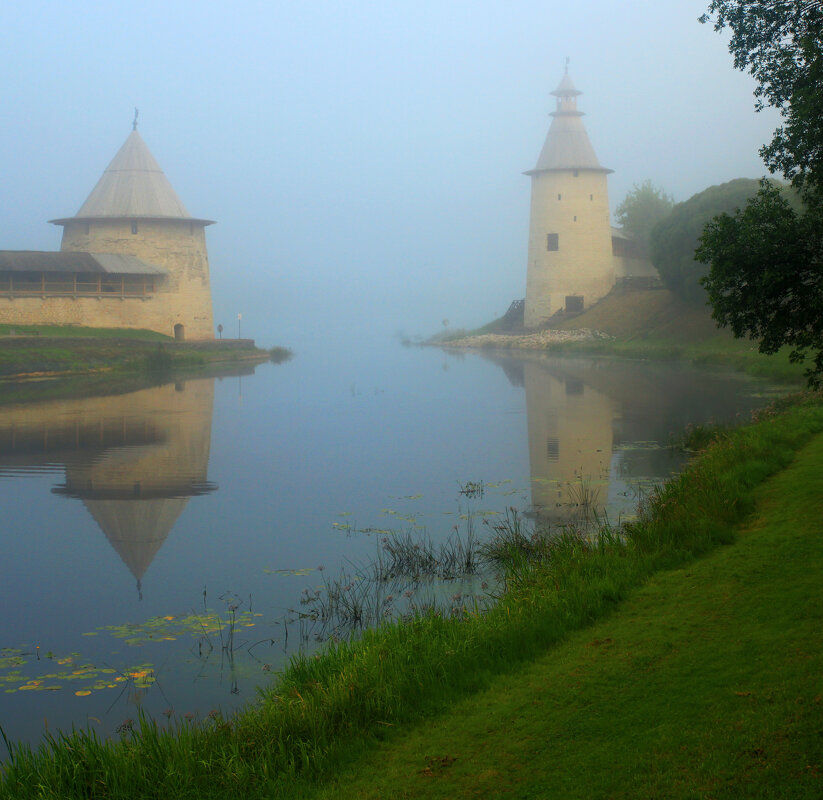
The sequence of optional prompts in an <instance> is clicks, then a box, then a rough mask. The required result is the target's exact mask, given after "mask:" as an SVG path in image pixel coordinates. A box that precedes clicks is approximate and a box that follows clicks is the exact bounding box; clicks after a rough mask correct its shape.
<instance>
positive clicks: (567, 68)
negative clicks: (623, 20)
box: [135, 56, 571, 119]
mask: <svg viewBox="0 0 823 800" xmlns="http://www.w3.org/2000/svg"><path fill="white" fill-rule="evenodd" d="M569 61H571V59H570V58H569V57H568V56H566V73H565V74H566V75H568V74H569ZM136 110H137V109H135V111H136ZM135 119H136V117H135Z"/></svg>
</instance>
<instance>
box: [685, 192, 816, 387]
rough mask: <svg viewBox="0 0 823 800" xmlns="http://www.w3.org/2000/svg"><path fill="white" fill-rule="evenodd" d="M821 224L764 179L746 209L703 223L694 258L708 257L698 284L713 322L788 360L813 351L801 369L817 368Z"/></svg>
mask: <svg viewBox="0 0 823 800" xmlns="http://www.w3.org/2000/svg"><path fill="white" fill-rule="evenodd" d="M822 253H823V227H821V226H820V225H819V224H817V221H816V220H815V219H814V218H813V216H812V215H810V214H809V213H802V212H801V213H798V212H797V211H796V210H795V209H794V208H793V207H792V205H791V204H790V203H789V201H788V200H787V199H786V197H784V196H783V195H782V194H781V192H780V190H779V189H778V188H777V187H776V186H775V185H774V184H772V183H770V182H769V181H767V180H763V181H762V183H761V187H760V191H759V192H758V194H757V195H756V196H755V197H754V198H753V199H752V200H751V201H750V202H749V203H748V204H747V206H746V207H745V209H743V210H742V211H738V212H737V213H736V214H735V215H734V216H730V215H729V214H721V215H719V216H717V217H715V218H714V219H713V220H712V221H711V222H709V224H708V225H707V226H706V228H705V230H704V231H703V236H702V237H701V244H700V247H699V248H698V250H697V253H696V257H697V258H698V259H699V260H700V261H702V262H704V263H711V272H710V273H709V274H708V275H707V276H706V277H705V278H703V281H702V283H703V286H704V287H705V288H706V290H707V292H708V295H709V302H710V303H711V304H712V307H713V316H714V318H715V319H716V320H717V321H718V322H719V323H720V325H723V326H726V325H728V326H729V327H730V328H731V329H732V331H733V333H734V335H735V336H737V337H744V336H745V337H748V338H750V339H756V340H758V341H759V343H760V347H759V349H760V351H761V352H763V353H776V352H777V351H778V350H779V349H780V348H781V347H783V346H784V345H790V346H791V347H792V348H793V349H792V352H791V354H790V358H791V360H792V361H803V360H804V356H805V352H806V351H807V350H810V349H811V350H816V351H817V354H816V356H815V357H814V359H813V363H812V365H811V367H810V368H809V369H808V370H807V372H806V375H807V377H808V378H809V380H810V383H812V384H816V385H819V383H820V374H821V373H823V258H821V254H822Z"/></svg>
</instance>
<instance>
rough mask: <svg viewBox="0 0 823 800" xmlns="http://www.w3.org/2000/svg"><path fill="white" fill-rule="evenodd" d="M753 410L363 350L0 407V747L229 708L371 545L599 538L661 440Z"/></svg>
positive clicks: (463, 588)
mask: <svg viewBox="0 0 823 800" xmlns="http://www.w3.org/2000/svg"><path fill="white" fill-rule="evenodd" d="M773 394H774V390H773V388H771V387H769V386H768V385H766V384H763V383H761V382H756V381H754V380H752V379H749V378H745V377H742V376H740V375H737V374H733V373H728V372H710V371H701V370H697V369H694V368H691V367H687V366H684V365H678V364H662V363H651V362H637V361H619V360H610V359H603V358H599V359H584V358H563V359H561V358H549V357H540V356H539V355H529V356H524V357H521V358H519V357H516V356H510V355H502V354H501V355H498V354H494V353H491V352H465V353H464V352H459V353H452V352H444V351H441V350H438V349H434V348H418V347H402V346H400V345H399V344H392V343H386V344H385V345H382V344H374V345H372V346H369V347H366V348H353V349H351V350H347V349H346V348H345V347H342V346H338V347H337V348H329V350H328V352H326V353H322V354H321V353H320V352H319V351H318V352H316V353H307V354H305V355H300V354H298V355H297V357H296V358H295V359H293V360H292V361H290V362H287V363H285V364H279V365H271V364H265V365H262V366H259V367H258V368H257V369H256V370H255V371H254V373H253V374H246V375H242V376H231V377H223V378H195V379H189V380H185V381H180V382H177V383H170V384H167V385H163V386H156V387H152V388H147V389H143V390H141V391H137V392H132V393H129V394H121V395H114V396H110V397H94V398H86V399H76V400H71V399H69V400H59V401H49V402H43V403H26V404H22V405H17V406H5V407H3V408H2V411H1V412H0V499H1V500H2V508H3V526H2V532H0V564H2V566H1V567H0V569H1V570H2V581H1V582H0V608H2V609H3V619H2V622H1V623H0V646H2V648H3V650H2V652H0V690H2V691H0V726H2V728H3V730H4V731H5V733H6V735H7V736H9V737H10V738H11V739H12V740H14V741H19V740H25V741H30V742H36V741H38V740H39V739H40V738H41V736H42V734H43V732H44V731H46V730H48V731H51V732H54V731H55V730H57V729H61V728H62V729H67V728H70V727H71V726H72V725H75V726H78V727H85V726H89V727H91V728H93V729H94V730H96V731H97V732H98V733H100V734H101V735H104V736H108V735H113V734H115V732H116V730H117V728H118V727H119V726H121V725H122V724H123V723H124V721H125V720H127V719H134V718H135V717H136V716H137V714H138V710H139V709H143V710H145V711H146V712H148V713H149V714H151V715H152V716H154V717H156V718H157V719H158V720H161V721H162V720H164V717H170V718H173V719H180V718H185V717H186V716H187V715H188V716H189V718H191V719H203V718H205V717H206V716H207V715H208V714H209V712H210V711H211V710H213V709H220V710H221V711H223V712H228V711H231V710H232V709H234V708H235V707H237V706H238V705H240V704H242V703H244V702H247V701H249V700H253V699H254V698H255V697H256V692H257V688H258V687H259V686H265V685H266V683H267V682H269V681H270V680H271V678H272V675H274V674H276V672H277V670H278V668H280V667H282V666H283V665H284V664H285V663H286V662H287V659H288V657H289V655H290V654H291V653H293V652H294V651H295V650H296V649H297V648H299V647H305V648H311V647H316V646H317V642H318V641H321V640H322V639H323V638H324V637H325V636H327V635H329V634H330V633H331V632H335V630H334V623H335V622H338V623H339V622H340V619H331V620H328V621H327V622H326V624H325V625H324V624H322V620H321V621H320V622H317V621H312V619H311V618H310V616H305V615H311V614H313V613H314V614H315V615H316V614H317V613H318V609H319V610H321V611H322V609H323V608H324V607H326V608H327V607H328V603H329V598H328V595H327V587H328V586H329V585H331V586H338V587H339V586H341V585H343V584H347V583H348V584H349V586H351V585H354V584H355V583H358V581H359V583H358V585H360V586H362V587H365V586H366V584H367V583H368V581H364V580H362V578H363V575H364V574H365V573H364V570H365V569H367V566H366V565H373V564H374V563H375V557H376V554H377V553H378V552H380V553H383V554H385V552H386V542H392V541H396V540H398V539H403V540H404V541H405V540H408V541H415V540H418V541H425V542H428V543H429V545H430V546H431V547H434V548H435V549H436V548H437V547H439V546H440V545H441V544H442V543H444V542H447V541H449V540H451V541H457V540H458V539H459V540H461V541H465V537H467V536H468V535H469V531H471V532H472V535H473V536H474V537H475V538H476V539H480V538H482V537H483V536H485V535H487V531H488V526H489V525H491V524H494V522H495V520H498V519H500V518H501V516H502V515H505V514H506V513H507V510H508V513H510V514H511V513H512V509H514V510H516V511H517V513H518V514H522V515H524V516H525V517H527V518H528V519H530V520H532V521H535V522H538V523H540V524H544V525H558V526H559V525H564V524H571V523H574V522H575V521H576V519H577V517H578V516H579V514H580V509H581V506H584V507H585V510H586V511H587V512H588V513H590V514H596V515H598V516H599V517H601V518H606V517H607V518H608V519H609V520H611V521H612V522H617V521H619V519H620V518H623V517H626V516H627V515H631V514H633V513H634V511H635V509H636V506H637V503H638V500H639V499H640V498H641V497H642V496H643V493H644V491H646V490H647V489H648V487H649V486H650V485H652V484H653V483H655V482H658V481H660V480H663V479H664V478H665V477H667V476H669V475H671V474H672V473H673V472H674V471H676V470H678V469H679V468H681V467H682V465H683V463H684V456H683V454H682V453H680V452H678V451H676V450H673V449H671V448H669V447H667V444H668V442H669V439H670V437H671V435H672V434H673V433H677V432H680V431H682V429H683V428H684V427H685V426H686V425H688V424H690V423H703V422H707V421H709V420H711V419H716V420H719V421H731V420H734V419H735V418H737V417H738V416H741V417H744V418H745V417H747V416H748V414H749V412H750V411H751V410H752V409H754V408H757V407H759V406H761V405H763V404H764V403H765V402H766V401H767V400H768V399H769V397H770V396H772V395H773ZM582 498H585V502H583V501H582ZM381 557H382V556H381ZM409 586H410V587H411V588H409ZM483 587H484V584H483V583H482V581H481V577H480V576H462V577H457V578H455V580H454V581H446V582H442V581H423V582H422V583H421V582H417V583H414V582H412V583H411V584H408V583H407V584H404V585H403V587H402V588H403V589H404V592H403V596H402V597H401V596H400V595H398V596H397V597H396V598H395V597H393V596H392V598H391V599H389V600H386V597H387V596H389V595H390V593H391V592H393V591H394V589H392V587H391V586H389V585H388V584H387V585H386V586H384V587H383V588H382V591H383V594H382V595H381V594H380V591H381V590H380V589H379V588H378V589H377V590H376V591H377V592H378V594H377V596H375V597H372V599H371V600H369V601H368V603H371V605H370V608H371V610H372V611H373V612H375V615H376V616H378V617H379V616H381V615H382V614H385V615H386V616H391V615H392V614H397V613H403V612H405V611H408V610H409V608H410V607H412V606H413V605H414V604H415V603H422V602H423V600H422V599H420V598H423V597H424V596H425V602H434V601H436V599H437V598H438V597H439V596H443V595H445V594H447V595H448V596H450V597H451V596H458V597H460V598H462V600H461V602H466V600H467V599H468V600H469V601H470V602H475V601H478V602H481V603H482V602H484V588H483ZM364 591H365V590H364ZM369 591H372V590H371V589H370V590H369ZM362 596H363V595H361V597H362ZM368 603H367V604H368ZM301 615H304V616H303V619H301V618H300V617H301ZM347 630H349V628H347V627H346V625H345V624H342V625H341V626H340V627H339V628H337V629H336V633H337V634H338V635H346V632H347ZM1 749H2V748H0V750H1ZM2 757H5V754H3V753H0V758H2Z"/></svg>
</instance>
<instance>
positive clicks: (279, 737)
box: [0, 397, 823, 798]
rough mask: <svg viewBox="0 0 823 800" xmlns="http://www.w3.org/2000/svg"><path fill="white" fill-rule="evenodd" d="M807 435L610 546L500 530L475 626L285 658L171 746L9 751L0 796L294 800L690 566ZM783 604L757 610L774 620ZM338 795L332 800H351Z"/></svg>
mask: <svg viewBox="0 0 823 800" xmlns="http://www.w3.org/2000/svg"><path fill="white" fill-rule="evenodd" d="M821 431H823V406H821V403H820V400H819V398H817V397H815V398H808V399H806V400H805V401H804V402H803V403H801V404H799V405H797V406H794V407H791V408H789V409H788V410H787V411H786V412H785V413H780V414H778V413H776V412H774V413H769V414H765V415H764V418H763V419H761V420H760V421H759V422H758V423H756V424H754V425H752V426H751V427H748V428H744V429H739V430H736V431H734V432H732V433H730V434H728V435H725V436H722V437H721V438H720V439H719V440H718V441H717V442H716V443H714V444H713V445H712V446H711V447H710V448H709V449H708V450H707V452H706V453H705V455H704V456H703V457H701V458H700V459H699V460H698V461H697V462H695V463H694V464H693V465H692V466H691V467H690V468H689V469H688V470H687V471H686V472H685V473H683V474H682V475H680V476H679V477H678V478H676V479H675V480H673V481H672V482H670V483H669V484H667V485H666V486H665V487H664V488H662V489H661V490H659V491H658V492H657V493H656V494H655V495H654V496H653V497H651V498H650V500H649V502H648V504H647V506H646V508H645V510H644V512H643V514H642V515H641V517H640V519H639V520H638V521H637V522H634V523H631V524H630V525H629V526H628V527H626V528H625V529H624V530H623V531H622V532H621V533H622V535H621V536H617V535H614V533H609V532H606V533H605V535H604V536H603V537H602V538H601V539H600V540H599V541H598V542H597V543H596V544H594V545H592V544H590V543H588V542H587V541H585V540H582V539H580V538H578V537H576V536H566V537H561V538H560V539H557V540H549V539H544V538H541V537H539V536H538V537H537V539H532V538H531V537H527V538H526V539H522V540H521V541H526V542H529V543H530V544H529V547H525V548H524V547H522V546H518V545H517V535H516V534H517V532H518V531H517V522H516V521H515V520H510V524H509V525H508V526H507V528H506V529H504V530H503V531H502V533H501V535H502V536H503V537H504V538H506V539H508V540H509V541H510V542H514V544H515V547H514V548H513V551H512V552H513V555H512V553H511V552H510V554H509V556H508V557H507V559H506V563H507V567H508V573H507V581H506V591H505V593H504V594H503V596H502V597H501V598H500V601H499V603H498V604H497V605H495V606H494V607H493V608H492V609H491V610H489V611H488V612H487V613H485V614H480V613H469V614H456V615H454V616H451V617H447V616H438V615H433V614H430V615H426V616H422V617H418V618H414V619H410V620H408V621H406V622H402V623H397V624H387V625H385V626H383V627H381V628H379V629H378V630H375V631H371V632H367V633H366V634H365V635H364V636H363V637H362V639H360V640H359V641H357V642H339V643H337V644H332V645H331V646H330V647H329V648H327V649H326V651H325V652H324V653H323V655H321V656H319V657H314V656H312V657H306V658H300V659H296V660H295V661H294V662H293V663H292V665H291V666H290V668H289V669H288V670H287V671H286V672H285V674H283V675H282V676H280V677H279V678H278V679H277V680H276V682H275V683H274V684H273V685H272V687H271V689H270V690H269V691H267V693H266V694H265V697H264V698H263V701H262V703H261V704H260V705H259V706H258V707H255V708H251V709H249V710H248V711H246V712H245V713H242V714H239V715H237V716H236V717H233V718H231V719H229V720H224V719H221V718H220V717H219V716H215V717H214V718H212V719H209V720H208V721H206V722H205V723H204V724H202V725H195V724H190V723H187V722H184V723H182V725H180V726H179V727H178V728H177V730H176V731H173V732H171V733H167V732H163V731H161V730H159V729H158V728H157V727H156V726H155V725H154V723H153V722H151V721H149V720H142V721H141V723H140V724H138V725H135V726H134V728H133V729H125V730H124V731H123V733H122V738H121V740H119V741H113V742H101V741H99V740H98V739H97V738H96V736H95V735H94V734H87V733H84V732H76V733H73V734H70V735H67V736H59V737H57V738H54V739H52V740H50V741H49V742H47V743H46V744H45V745H44V746H43V747H42V748H40V749H39V750H37V751H32V750H30V749H29V748H26V747H19V748H18V747H13V748H12V749H13V760H12V761H11V763H10V764H9V765H7V766H6V767H5V771H4V775H3V778H2V781H0V798H5V797H9V798H26V797H41V798H46V797H54V798H57V797H60V798H72V797H93V798H97V797H101V798H102V797H107V798H113V797H122V798H130V797H169V798H171V797H174V798H178V797H198V798H202V797H220V798H232V797H237V798H240V797H242V798H253V797H269V796H273V795H279V796H283V797H294V796H296V794H295V793H296V792H297V791H298V788H297V787H298V785H301V784H299V783H296V781H297V782H300V781H312V780H316V779H320V780H322V779H324V778H327V777H329V776H331V775H334V774H335V773H337V772H339V771H340V770H341V769H342V768H343V767H344V766H345V765H347V764H350V763H351V762H352V761H353V760H354V759H356V758H359V757H360V756H362V755H363V754H368V752H369V751H370V750H371V749H372V748H373V747H374V746H375V744H376V743H377V742H379V741H380V740H383V739H386V738H389V739H390V740H392V741H394V740H395V737H398V736H399V735H400V733H401V732H402V730H403V729H405V728H406V727H407V726H408V727H413V726H414V725H416V724H418V723H420V721H421V720H422V719H425V718H428V717H433V716H435V715H438V714H443V713H444V712H449V710H450V709H453V708H454V704H455V703H457V702H460V701H461V700H463V699H465V698H470V697H475V698H476V697H477V696H478V695H477V693H478V692H481V691H484V690H488V689H489V688H490V687H493V686H495V685H496V682H497V681H499V680H501V679H502V678H503V677H504V676H506V675H512V674H514V672H515V671H516V670H520V669H523V668H524V667H525V668H527V669H528V666H527V665H529V664H531V663H533V662H535V660H536V659H541V658H542V657H544V656H545V654H546V653H547V652H548V651H549V650H550V648H552V647H555V646H556V645H558V643H560V642H562V641H563V640H564V639H566V638H567V637H569V636H570V635H572V634H573V633H574V632H575V631H579V630H581V629H583V628H585V627H587V626H589V625H591V624H592V623H594V622H596V621H597V620H600V619H603V618H604V617H606V616H607V615H608V614H610V613H611V612H613V611H616V610H617V609H619V608H620V606H621V603H623V602H625V601H626V599H627V598H631V597H632V596H633V595H634V594H635V592H636V591H637V590H638V588H639V587H640V586H642V585H643V584H644V583H646V582H648V581H649V579H650V578H651V577H652V576H655V575H658V576H660V574H661V572H662V571H666V570H677V569H682V568H683V567H684V566H686V565H688V566H689V568H691V565H693V564H695V561H694V559H695V558H696V557H697V556H701V555H704V554H706V553H708V552H709V551H712V550H713V549H715V548H716V547H717V546H718V545H721V544H727V543H730V542H732V541H733V540H734V539H735V536H736V528H737V526H738V525H740V523H741V522H742V521H743V520H745V519H746V518H747V517H748V516H749V515H750V514H751V512H752V510H753V509H754V507H755V498H756V493H757V491H758V487H760V486H761V485H762V484H763V482H764V481H765V480H766V479H767V478H768V477H769V476H771V475H774V474H776V473H778V472H779V471H780V470H782V469H785V468H786V467H788V466H789V465H790V464H791V463H792V461H793V460H794V458H795V454H796V452H797V451H798V450H799V449H801V448H802V447H803V446H804V445H805V444H806V443H808V442H809V441H810V440H811V439H812V438H813V437H814V436H815V435H817V434H819V433H820V432H821ZM771 566H772V565H771V563H770V562H768V561H767V562H766V563H764V564H763V565H762V569H763V570H766V569H768V568H770V567H771ZM672 574H674V573H672ZM685 580H686V584H688V581H689V578H688V576H687V578H686V579H685ZM681 588H682V587H681ZM793 603H794V600H793V599H791V598H787V599H786V600H785V603H784V602H783V601H781V599H780V598H779V597H776V598H774V599H773V601H772V605H774V606H775V608H774V612H775V613H777V612H779V613H780V614H782V615H783V617H784V618H786V617H787V616H789V615H790V614H791V609H792V607H793ZM617 616H618V615H614V616H612V617H610V619H614V618H616V617H617ZM719 657H721V658H722V656H719ZM692 666H693V669H695V670H697V671H708V672H711V671H712V670H713V669H714V668H715V665H714V664H713V663H712V662H707V663H705V664H703V663H700V662H699V661H698V662H695V663H694V664H693V665H692ZM767 666H768V665H767ZM774 666H778V663H777V662H775V664H774ZM641 667H642V664H641V663H638V664H637V665H636V666H635V669H633V670H631V672H630V673H629V674H628V676H627V679H631V680H636V681H637V682H638V683H637V684H635V685H634V686H633V691H635V692H636V693H640V692H642V691H643V682H644V675H643V672H642V668H641ZM573 689H574V687H569V694H567V695H563V697H564V698H565V700H564V702H566V704H567V705H568V706H569V708H572V707H573V706H574V704H575V703H576V702H578V701H579V698H580V696H579V695H576V694H575V693H574V691H573ZM542 744H543V743H542V742H541V746H542ZM358 763H359V762H358ZM492 767H493V765H492V764H490V765H489V768H492ZM435 768H437V765H436V764H435ZM302 785H303V788H305V789H306V790H307V791H308V790H309V788H310V784H302ZM347 792H348V789H347V788H343V789H340V790H339V793H338V794H339V796H357V795H356V794H349V793H347ZM584 795H585V793H584ZM396 796H403V795H402V794H398V795H396ZM421 796H424V795H421ZM520 796H528V795H520ZM536 796H540V795H539V793H538V795H536Z"/></svg>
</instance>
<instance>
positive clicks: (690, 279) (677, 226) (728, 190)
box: [650, 178, 759, 303]
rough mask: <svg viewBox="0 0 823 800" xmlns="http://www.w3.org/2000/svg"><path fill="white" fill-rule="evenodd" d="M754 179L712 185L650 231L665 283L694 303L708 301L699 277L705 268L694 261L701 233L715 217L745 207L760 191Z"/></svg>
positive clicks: (653, 256) (653, 255)
mask: <svg viewBox="0 0 823 800" xmlns="http://www.w3.org/2000/svg"><path fill="white" fill-rule="evenodd" d="M758 185H759V184H758V182H757V181H756V180H754V179H751V178H738V179H737V180H733V181H729V182H728V183H721V184H719V185H717V186H710V187H709V188H708V189H704V190H703V191H702V192H699V193H698V194H696V195H694V196H693V197H690V198H689V199H688V200H686V201H685V202H684V203H678V204H677V205H675V206H674V207H673V208H672V210H671V212H670V213H669V215H668V216H667V217H666V218H665V219H664V220H662V221H661V222H659V223H658V224H657V225H656V226H655V227H654V229H653V230H652V232H651V248H650V249H651V261H652V264H654V266H655V268H656V269H657V271H658V273H660V277H661V279H662V280H663V282H664V283H665V284H666V286H667V287H668V288H669V289H670V290H671V291H672V292H674V293H675V294H677V295H679V296H680V297H682V298H684V299H686V300H689V301H691V302H695V303H705V302H706V292H705V290H704V289H703V288H702V287H701V286H700V278H701V277H703V275H705V273H706V268H705V267H704V266H703V265H702V264H699V263H698V262H696V261H695V260H694V251H695V249H696V248H697V245H698V243H699V241H700V234H701V233H702V231H703V228H704V226H705V225H706V223H707V222H709V220H711V219H712V217H714V216H716V215H717V214H722V213H723V212H732V211H734V210H736V209H738V208H742V207H743V206H744V205H745V204H746V202H747V201H748V200H749V198H751V197H753V196H754V195H755V193H756V192H757V187H758Z"/></svg>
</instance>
